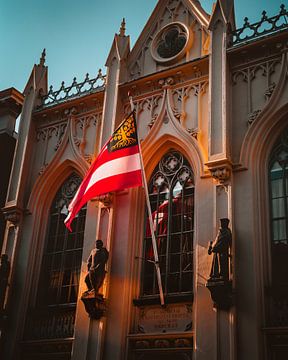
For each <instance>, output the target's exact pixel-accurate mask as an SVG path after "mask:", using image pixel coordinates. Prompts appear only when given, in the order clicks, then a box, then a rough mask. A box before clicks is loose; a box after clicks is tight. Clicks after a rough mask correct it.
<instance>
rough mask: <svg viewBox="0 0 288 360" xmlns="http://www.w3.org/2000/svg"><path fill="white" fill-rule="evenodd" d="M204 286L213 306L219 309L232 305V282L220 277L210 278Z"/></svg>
mask: <svg viewBox="0 0 288 360" xmlns="http://www.w3.org/2000/svg"><path fill="white" fill-rule="evenodd" d="M206 287H207V288H208V290H209V291H210V294H211V298H212V300H213V302H214V307H215V308H217V309H220V310H229V308H230V307H231V305H232V282H231V281H227V280H223V279H221V278H210V279H208V281H207V283H206Z"/></svg>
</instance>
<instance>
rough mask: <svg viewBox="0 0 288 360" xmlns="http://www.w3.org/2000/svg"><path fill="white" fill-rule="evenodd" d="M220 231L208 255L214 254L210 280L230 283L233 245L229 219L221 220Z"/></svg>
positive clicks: (211, 244)
mask: <svg viewBox="0 0 288 360" xmlns="http://www.w3.org/2000/svg"><path fill="white" fill-rule="evenodd" d="M220 223H221V226H220V229H219V231H218V234H217V237H216V239H215V241H214V242H213V243H212V241H211V242H210V246H209V249H208V254H209V255H211V254H212V253H213V261H212V267H211V272H210V279H211V280H213V279H215V280H216V279H219V280H224V281H229V249H230V247H231V244H232V234H231V230H230V229H229V228H228V224H229V219H226V218H225V219H220Z"/></svg>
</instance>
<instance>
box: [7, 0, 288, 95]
mask: <svg viewBox="0 0 288 360" xmlns="http://www.w3.org/2000/svg"><path fill="white" fill-rule="evenodd" d="M200 2H201V4H202V6H203V8H204V9H205V10H206V11H207V12H208V13H211V9H212V3H213V0H200ZM234 3H235V13H236V23H237V27H241V26H242V24H243V18H244V17H245V16H247V17H248V18H249V21H250V23H252V22H255V21H258V20H260V18H261V13H262V11H263V10H266V11H267V13H268V16H273V15H276V14H277V13H278V12H279V9H280V4H284V5H285V6H286V8H288V0H234ZM156 4H157V0H122V1H120V0H106V1H99V0H81V1H80V0H13V1H9V0H0V35H1V40H0V90H3V89H6V88H9V87H15V88H16V89H18V90H19V91H23V89H24V87H25V84H26V82H27V80H28V78H29V75H30V72H31V70H32V67H33V65H34V63H38V62H39V58H40V56H41V52H42V50H43V48H46V54H47V55H46V65H48V82H49V85H53V87H54V89H55V90H57V89H58V88H60V85H61V81H65V84H66V85H70V84H71V83H72V80H73V77H74V76H76V78H77V80H78V81H82V80H83V79H84V78H85V74H86V73H89V74H90V77H91V78H92V77H96V75H97V73H98V69H99V68H102V70H103V73H104V74H105V73H106V69H105V62H106V58H107V56H108V53H109V50H110V47H111V45H112V41H113V38H114V34H115V33H118V32H119V27H120V24H121V21H122V18H123V17H125V19H126V34H127V35H130V38H131V47H133V45H134V44H135V41H136V40H137V38H138V36H139V34H140V33H141V30H142V29H143V27H144V26H145V24H146V22H147V20H148V18H149V15H150V14H151V12H152V10H153V9H154V7H155V6H156Z"/></svg>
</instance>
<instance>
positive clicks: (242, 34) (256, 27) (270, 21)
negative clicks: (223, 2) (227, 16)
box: [232, 4, 288, 46]
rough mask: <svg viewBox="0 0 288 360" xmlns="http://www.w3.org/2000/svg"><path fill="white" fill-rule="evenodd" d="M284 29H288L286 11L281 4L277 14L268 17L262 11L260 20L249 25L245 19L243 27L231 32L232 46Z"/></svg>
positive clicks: (287, 13)
mask: <svg viewBox="0 0 288 360" xmlns="http://www.w3.org/2000/svg"><path fill="white" fill-rule="evenodd" d="M284 29H288V11H287V10H286V8H285V5H283V4H282V5H281V6H280V12H279V14H277V15H275V16H272V17H268V16H267V13H266V11H263V12H262V18H261V20H260V21H258V22H255V23H253V24H250V23H249V20H248V18H247V17H245V18H244V25H243V26H242V27H241V28H239V29H236V30H234V31H233V32H232V38H233V39H232V46H236V45H238V44H242V43H243V42H248V41H251V40H254V39H255V38H259V37H261V36H265V35H268V34H273V33H275V32H278V31H281V30H284Z"/></svg>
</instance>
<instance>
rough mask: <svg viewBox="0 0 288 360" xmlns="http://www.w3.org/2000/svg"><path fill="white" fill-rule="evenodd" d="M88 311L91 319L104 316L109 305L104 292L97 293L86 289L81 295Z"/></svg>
mask: <svg viewBox="0 0 288 360" xmlns="http://www.w3.org/2000/svg"><path fill="white" fill-rule="evenodd" d="M81 300H82V302H83V304H84V306H85V310H86V312H87V313H88V314H89V317H90V318H91V319H95V320H99V319H101V317H102V316H104V314H105V312H106V310H107V305H106V299H104V297H103V295H102V294H95V293H94V292H93V291H89V292H87V291H85V292H84V293H83V295H82V296H81Z"/></svg>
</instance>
